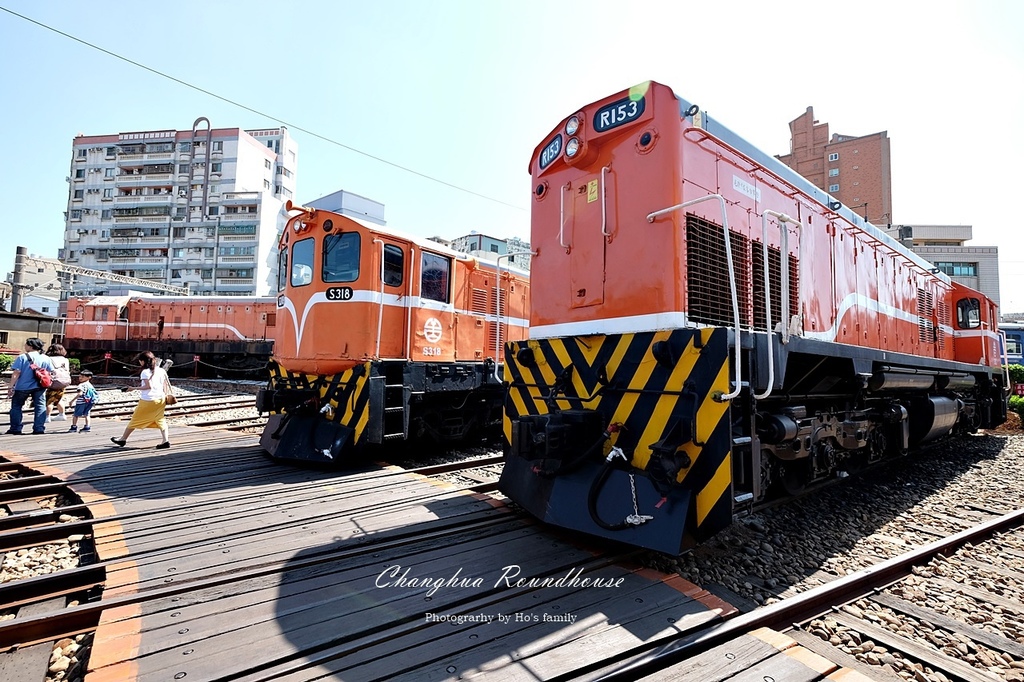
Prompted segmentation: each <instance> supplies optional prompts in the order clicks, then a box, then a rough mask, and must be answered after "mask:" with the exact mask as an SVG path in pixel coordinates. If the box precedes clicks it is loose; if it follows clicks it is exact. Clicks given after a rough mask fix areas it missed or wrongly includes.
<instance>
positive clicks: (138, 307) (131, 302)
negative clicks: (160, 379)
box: [64, 296, 277, 371]
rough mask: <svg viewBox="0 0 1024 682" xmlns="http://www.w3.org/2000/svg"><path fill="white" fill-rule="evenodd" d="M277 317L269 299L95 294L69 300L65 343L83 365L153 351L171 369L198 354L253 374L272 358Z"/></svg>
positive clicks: (127, 358)
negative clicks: (170, 363)
mask: <svg viewBox="0 0 1024 682" xmlns="http://www.w3.org/2000/svg"><path fill="white" fill-rule="evenodd" d="M276 318H277V305H276V301H275V299H273V298H244V297H236V296H225V297H210V296H95V297H88V298H78V297H75V298H71V299H69V300H68V315H67V319H66V320H65V325H64V345H65V346H66V347H67V348H68V351H69V354H71V355H72V356H73V357H79V358H81V359H82V360H83V361H87V362H88V361H92V360H96V359H98V358H103V357H104V356H105V355H106V354H107V353H110V354H111V357H112V359H116V360H121V361H124V362H129V364H132V365H134V363H132V362H131V357H132V356H134V355H135V354H136V353H138V352H140V351H146V350H149V351H153V352H154V353H155V354H157V355H158V356H159V357H161V358H169V359H173V360H174V363H175V365H177V366H179V367H180V366H182V365H188V364H190V363H192V362H193V358H195V357H196V356H199V358H200V362H203V363H205V364H207V365H209V366H211V367H212V368H220V369H227V370H236V371H244V370H257V369H260V368H262V367H264V366H265V365H266V363H267V361H268V360H269V359H270V354H271V348H272V346H273V340H272V334H273V332H274V326H275V324H276Z"/></svg>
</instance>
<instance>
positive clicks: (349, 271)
mask: <svg viewBox="0 0 1024 682" xmlns="http://www.w3.org/2000/svg"><path fill="white" fill-rule="evenodd" d="M322 275H323V280H324V281H325V282H354V281H356V280H357V279H359V233H358V232H345V233H344V234H329V235H327V236H326V237H324V259H323V272H322Z"/></svg>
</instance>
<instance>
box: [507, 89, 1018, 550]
mask: <svg viewBox="0 0 1024 682" xmlns="http://www.w3.org/2000/svg"><path fill="white" fill-rule="evenodd" d="M619 112H624V113H622V115H620V113H619ZM531 172H532V174H533V187H534V191H533V196H532V201H533V210H532V234H531V243H532V244H533V246H534V247H535V248H536V249H537V251H538V254H537V256H535V257H534V258H533V260H532V266H531V275H532V277H533V284H534V286H537V287H538V289H537V290H538V291H544V292H545V295H544V296H543V297H536V298H535V300H534V301H533V302H532V309H531V325H530V338H529V339H528V340H526V341H522V342H518V343H515V344H511V345H510V346H509V348H508V349H507V352H506V360H505V362H506V377H507V380H508V383H509V389H508V396H507V399H506V403H505V433H506V437H507V438H508V439H509V443H510V452H509V457H508V461H507V463H506V466H505V468H504V471H503V473H502V478H501V482H500V487H501V489H502V490H503V491H504V492H506V493H507V494H508V495H509V496H510V497H511V498H512V499H513V500H515V501H516V502H518V503H520V504H522V505H523V506H524V507H526V508H527V509H528V510H529V511H531V512H532V513H534V514H535V515H537V516H538V517H540V518H542V519H544V520H547V521H549V522H551V523H554V524H557V525H562V526H566V527H569V528H573V529H576V530H581V531H585V532H588V533H592V534H595V535H601V536H604V537H608V538H612V539H616V540H620V541H624V542H628V543H632V544H636V545H640V546H645V547H649V548H652V549H657V550H660V551H665V552H670V553H677V552H679V551H681V550H683V549H685V548H686V547H688V546H691V545H692V544H693V543H695V542H699V541H701V540H703V539H705V538H707V537H709V536H710V535H711V534H713V533H714V532H716V531H718V530H720V529H721V528H723V527H724V526H725V525H728V524H729V523H730V522H731V519H732V517H733V514H734V511H735V510H738V509H749V508H751V506H754V505H759V504H761V503H764V502H766V501H768V500H769V499H771V498H772V497H773V496H777V495H780V494H793V493H795V492H798V491H801V490H804V489H806V488H807V487H808V486H813V485H816V484H818V483H820V482H823V481H827V480H830V479H834V478H837V477H839V478H841V477H845V476H846V475H847V474H849V473H851V472H853V471H856V470H857V469H859V468H861V467H862V466H865V465H867V464H870V463H872V462H875V461H878V460H880V459H881V458H883V457H886V456H898V455H900V454H903V453H906V452H907V451H908V449H909V448H912V447H913V446H915V445H917V444H919V443H923V442H926V441H929V440H933V439H935V438H938V437H941V436H945V435H947V434H950V433H955V432H969V431H972V430H975V429H977V428H979V427H989V426H994V425H996V424H998V423H1001V422H1002V420H1003V419H1004V418H1005V414H1006V404H1005V388H1006V379H1005V375H1004V373H1003V370H1002V369H1001V367H1000V365H1001V362H1002V360H1001V357H1000V348H999V336H998V334H997V333H996V332H995V327H996V322H997V319H998V318H997V314H996V308H995V305H994V304H993V303H992V302H991V301H989V300H988V299H987V298H985V297H984V296H983V295H982V294H980V293H978V292H976V291H973V290H971V289H968V288H966V287H963V286H961V285H959V284H956V283H954V282H952V281H950V279H949V278H948V277H946V276H945V275H942V274H941V273H938V272H935V271H933V268H932V267H931V265H930V264H929V263H927V262H926V261H923V260H922V259H921V258H920V257H918V256H917V255H916V254H913V253H912V252H910V251H908V250H906V249H905V248H904V247H903V246H902V245H901V244H899V243H898V242H896V241H894V240H893V239H891V238H890V237H888V236H887V235H885V234H884V233H883V232H882V231H881V230H879V229H877V228H875V227H874V226H872V225H870V224H869V223H866V222H865V221H864V220H862V219H861V218H860V217H859V216H857V215H856V214H854V213H853V212H852V211H850V210H849V209H847V208H845V207H843V206H841V205H840V204H838V203H837V202H835V201H833V200H832V199H831V197H829V196H828V195H827V194H825V193H824V192H822V191H821V190H819V189H817V188H815V187H813V186H812V185H811V184H810V183H809V182H807V181H806V180H805V179H803V178H801V177H800V176H798V175H796V174H795V173H794V172H793V171H791V170H790V169H788V168H787V167H785V166H784V165H782V164H781V163H780V162H778V161H777V160H776V159H774V158H772V157H769V156H768V155H766V154H764V153H763V152H760V151H759V150H757V149H755V148H754V147H752V146H751V145H749V144H748V143H746V142H744V141H743V140H742V139H741V138H739V137H738V136H736V135H734V134H733V133H731V132H730V131H728V130H727V129H725V128H723V127H722V126H720V125H718V124H717V123H716V122H714V121H711V120H710V119H708V118H707V117H706V116H705V115H704V114H703V113H702V112H700V110H699V109H698V108H697V107H695V106H691V105H690V104H689V103H687V102H684V101H683V100H681V99H679V98H677V97H676V96H675V95H674V94H673V93H672V91H671V90H669V89H668V88H667V87H665V86H662V85H659V84H656V83H646V84H643V85H641V86H638V87H637V88H634V89H631V90H630V91H627V92H623V93H619V94H617V95H614V96H612V97H609V98H606V99H604V100H601V101H599V102H596V103H594V104H591V105H588V106H587V107H584V108H583V109H581V110H580V111H578V112H576V113H575V114H573V115H572V116H570V117H569V118H567V119H566V120H565V121H563V123H562V125H561V126H559V128H557V129H556V130H555V131H553V132H552V133H551V134H550V135H549V136H548V137H547V138H546V139H545V140H544V141H543V142H542V143H541V144H540V145H539V146H538V148H537V150H536V151H535V154H534V157H533V160H532V162H531Z"/></svg>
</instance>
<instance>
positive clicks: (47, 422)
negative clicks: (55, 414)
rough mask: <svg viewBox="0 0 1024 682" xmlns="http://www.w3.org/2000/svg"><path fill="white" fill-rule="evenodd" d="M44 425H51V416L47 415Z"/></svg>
mask: <svg viewBox="0 0 1024 682" xmlns="http://www.w3.org/2000/svg"><path fill="white" fill-rule="evenodd" d="M43 423H44V424H49V423H50V415H46V421H45V422H43Z"/></svg>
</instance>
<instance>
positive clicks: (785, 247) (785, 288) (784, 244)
mask: <svg viewBox="0 0 1024 682" xmlns="http://www.w3.org/2000/svg"><path fill="white" fill-rule="evenodd" d="M768 216H772V217H773V218H775V219H776V220H778V221H779V231H780V232H781V237H780V245H781V246H780V252H781V257H780V259H779V269H780V270H781V275H782V310H780V311H779V317H780V318H782V336H783V343H786V341H788V340H789V324H788V323H787V321H786V319H785V318H786V316H788V314H789V229H788V228H787V227H786V225H787V224H788V223H792V224H794V225H796V226H797V227H800V228H803V225H802V224H801V223H800V222H799V221H796V220H793V219H792V218H790V217H789V216H788V215H786V214H785V213H779V212H778V211H772V210H769V209H765V211H764V212H763V213H762V214H761V251H762V253H763V254H764V318H765V327H766V328H767V331H768V388H767V389H765V392H764V393H755V394H754V398H755V399H757V400H764V399H765V398H767V397H768V396H770V395H771V394H772V389H773V387H774V386H775V349H774V347H773V344H772V335H773V334H774V333H775V332H774V331H772V294H771V270H770V269H769V267H768ZM783 311H785V312H783Z"/></svg>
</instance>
